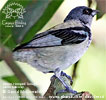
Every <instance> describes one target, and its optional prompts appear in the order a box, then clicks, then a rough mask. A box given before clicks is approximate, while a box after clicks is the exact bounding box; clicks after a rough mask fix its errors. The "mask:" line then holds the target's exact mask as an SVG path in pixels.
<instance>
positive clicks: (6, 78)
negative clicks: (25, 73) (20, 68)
mask: <svg viewBox="0 0 106 100" xmlns="http://www.w3.org/2000/svg"><path fill="white" fill-rule="evenodd" d="M2 79H3V80H4V81H6V82H8V83H11V84H12V85H13V86H16V87H17V88H16V91H23V90H25V88H23V87H24V86H22V85H15V84H16V83H20V84H21V82H20V80H19V79H18V78H17V77H16V76H14V75H13V76H4V77H2ZM18 95H19V96H22V94H21V92H19V93H18ZM19 99H20V100H28V99H27V98H19Z"/></svg>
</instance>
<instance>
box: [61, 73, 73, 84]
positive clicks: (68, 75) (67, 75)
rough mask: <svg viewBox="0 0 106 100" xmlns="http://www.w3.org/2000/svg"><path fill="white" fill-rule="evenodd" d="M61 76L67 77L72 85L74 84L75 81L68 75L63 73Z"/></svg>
mask: <svg viewBox="0 0 106 100" xmlns="http://www.w3.org/2000/svg"><path fill="white" fill-rule="evenodd" d="M61 76H66V77H67V78H68V79H70V80H71V83H73V80H72V78H71V76H69V75H67V74H66V73H64V72H63V71H61Z"/></svg>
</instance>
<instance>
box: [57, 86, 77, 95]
mask: <svg viewBox="0 0 106 100" xmlns="http://www.w3.org/2000/svg"><path fill="white" fill-rule="evenodd" d="M64 92H69V93H72V94H76V93H77V91H75V90H72V89H70V88H69V87H67V88H66V89H64V90H60V91H58V92H57V93H56V95H58V94H59V93H64Z"/></svg>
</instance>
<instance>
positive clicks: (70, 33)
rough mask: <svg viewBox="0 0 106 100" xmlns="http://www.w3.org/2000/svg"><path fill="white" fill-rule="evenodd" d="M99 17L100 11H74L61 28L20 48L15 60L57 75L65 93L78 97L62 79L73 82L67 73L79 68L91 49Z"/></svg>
mask: <svg viewBox="0 0 106 100" xmlns="http://www.w3.org/2000/svg"><path fill="white" fill-rule="evenodd" d="M97 13H98V10H94V9H91V8H89V7H86V6H78V7H75V8H73V9H72V10H71V11H70V12H69V14H68V15H67V16H66V18H65V19H64V21H63V22H62V23H61V24H58V25H56V26H54V27H52V28H50V29H48V30H46V31H45V32H42V33H39V34H36V35H35V36H34V37H33V39H31V40H30V41H28V42H27V43H24V44H21V45H19V46H17V47H16V48H15V49H14V50H13V58H14V59H15V60H16V61H20V62H25V63H28V64H30V65H31V66H33V67H34V68H36V69H37V70H39V71H41V72H43V73H50V72H52V73H54V76H55V77H57V78H58V79H59V80H60V81H61V83H62V84H63V85H64V87H65V89H64V90H62V91H61V92H71V93H74V94H76V93H77V91H75V90H73V89H70V88H69V87H68V85H67V84H66V83H65V82H64V80H63V79H62V78H61V76H62V75H65V76H67V77H70V80H72V79H71V76H69V75H67V74H66V73H64V72H63V70H64V69H67V68H68V67H69V66H71V65H73V64H75V63H76V62H77V61H78V60H79V59H80V58H81V57H82V56H83V55H84V53H85V52H86V51H87V49H88V47H89V46H90V44H91V41H92V34H91V23H92V20H93V17H94V16H95V15H96V14H97Z"/></svg>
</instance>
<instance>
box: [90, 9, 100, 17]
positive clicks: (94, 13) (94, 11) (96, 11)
mask: <svg viewBox="0 0 106 100" xmlns="http://www.w3.org/2000/svg"><path fill="white" fill-rule="evenodd" d="M99 12H100V11H99V10H93V12H92V16H93V17H94V16H95V15H96V14H97V13H99Z"/></svg>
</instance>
